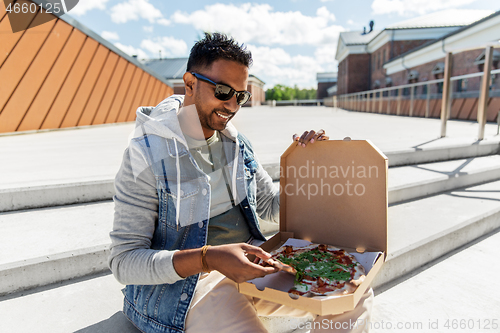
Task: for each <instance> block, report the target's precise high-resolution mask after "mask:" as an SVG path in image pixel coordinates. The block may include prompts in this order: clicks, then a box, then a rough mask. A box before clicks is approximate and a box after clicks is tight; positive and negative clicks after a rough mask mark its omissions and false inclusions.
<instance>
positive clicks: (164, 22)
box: [156, 18, 172, 26]
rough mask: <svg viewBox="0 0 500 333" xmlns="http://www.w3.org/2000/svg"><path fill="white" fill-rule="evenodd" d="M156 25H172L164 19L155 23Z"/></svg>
mask: <svg viewBox="0 0 500 333" xmlns="http://www.w3.org/2000/svg"><path fill="white" fill-rule="evenodd" d="M156 23H158V24H161V25H164V26H167V25H170V24H172V22H171V21H170V20H167V19H166V18H161V19H159V20H158V21H156Z"/></svg>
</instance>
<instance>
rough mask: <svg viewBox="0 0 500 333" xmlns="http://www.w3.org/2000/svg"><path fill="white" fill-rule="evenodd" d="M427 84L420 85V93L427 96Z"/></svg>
mask: <svg viewBox="0 0 500 333" xmlns="http://www.w3.org/2000/svg"><path fill="white" fill-rule="evenodd" d="M427 86H428V85H427V84H426V85H425V86H422V95H426V96H427Z"/></svg>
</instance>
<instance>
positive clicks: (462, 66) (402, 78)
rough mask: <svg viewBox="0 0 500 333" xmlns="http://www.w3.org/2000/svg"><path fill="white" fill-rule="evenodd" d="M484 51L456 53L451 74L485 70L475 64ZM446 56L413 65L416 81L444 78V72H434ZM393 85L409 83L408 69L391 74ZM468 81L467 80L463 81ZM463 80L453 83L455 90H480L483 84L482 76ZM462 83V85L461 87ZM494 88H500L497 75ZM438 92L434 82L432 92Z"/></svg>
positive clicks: (457, 74)
mask: <svg viewBox="0 0 500 333" xmlns="http://www.w3.org/2000/svg"><path fill="white" fill-rule="evenodd" d="M483 51H484V49H476V50H468V51H464V52H460V53H457V54H454V55H453V57H452V71H451V76H460V75H465V74H472V73H477V72H480V71H482V70H483V66H481V65H480V66H478V65H474V61H475V59H476V58H477V57H478V56H479V55H480V54H481V53H482V52H483ZM444 61H445V58H444V57H443V58H441V59H438V60H435V61H431V62H428V63H425V64H422V65H419V66H415V67H411V68H409V69H408V71H409V70H416V71H418V73H419V77H418V80H417V81H414V82H424V81H431V80H436V79H440V78H443V74H438V75H434V74H432V70H433V68H434V67H435V66H436V65H437V64H438V63H439V62H442V63H444ZM498 67H500V65H499V63H494V64H493V69H497V68H498ZM389 77H391V79H392V81H393V86H394V87H395V86H399V85H403V84H408V83H409V82H408V74H407V71H399V72H397V73H394V74H392V75H390V76H389ZM463 81H466V82H463ZM463 81H455V82H454V83H453V91H454V92H478V91H479V90H480V86H481V77H475V78H469V79H466V80H463ZM459 85H460V87H459ZM491 89H492V90H499V89H500V80H499V79H497V78H496V77H495V78H494V79H493V82H492V86H491ZM421 90H422V88H418V90H417V93H418V92H419V91H421ZM437 93H438V84H432V86H431V94H437Z"/></svg>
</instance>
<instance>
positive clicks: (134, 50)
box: [114, 43, 148, 59]
mask: <svg viewBox="0 0 500 333" xmlns="http://www.w3.org/2000/svg"><path fill="white" fill-rule="evenodd" d="M114 45H115V46H116V47H117V48H119V49H120V50H122V51H123V52H125V53H127V54H128V55H130V56H133V55H136V56H137V57H138V58H139V59H145V58H148V55H147V54H146V52H144V51H143V50H141V49H138V48H135V47H133V46H131V45H123V44H121V43H115V44H114Z"/></svg>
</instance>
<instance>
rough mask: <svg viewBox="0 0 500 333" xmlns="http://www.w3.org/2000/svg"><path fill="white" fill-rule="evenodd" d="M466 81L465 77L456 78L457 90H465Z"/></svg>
mask: <svg viewBox="0 0 500 333" xmlns="http://www.w3.org/2000/svg"><path fill="white" fill-rule="evenodd" d="M467 86H468V82H467V79H460V80H457V92H464V91H467Z"/></svg>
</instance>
